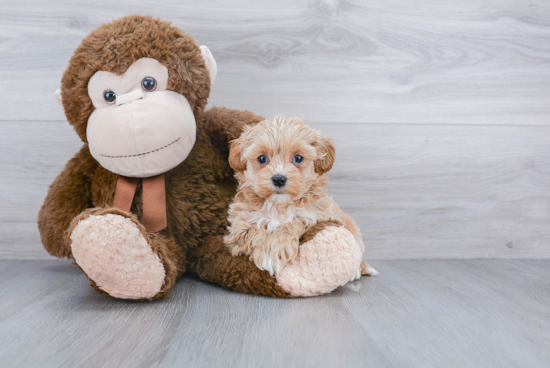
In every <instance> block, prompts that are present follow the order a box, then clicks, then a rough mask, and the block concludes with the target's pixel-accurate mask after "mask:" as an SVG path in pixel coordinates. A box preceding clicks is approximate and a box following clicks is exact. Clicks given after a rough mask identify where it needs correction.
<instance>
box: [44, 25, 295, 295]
mask: <svg viewBox="0 0 550 368" xmlns="http://www.w3.org/2000/svg"><path fill="white" fill-rule="evenodd" d="M142 57H150V58H155V59H157V60H158V61H159V62H160V63H161V64H163V65H165V66H166V67H167V68H168V71H169V83H168V90H172V91H176V92H178V93H181V94H183V95H184V96H185V97H186V98H187V100H188V101H189V103H190V105H191V107H192V109H193V112H194V114H195V118H196V122H197V140H196V143H195V146H194V148H193V150H192V151H191V153H190V154H189V156H188V157H187V159H186V160H185V161H184V162H183V163H181V164H180V165H179V166H177V167H176V168H174V169H172V170H170V171H169V172H167V173H166V197H167V217H168V227H167V228H166V229H164V230H162V231H161V232H160V233H157V234H149V233H147V232H146V231H145V229H144V228H143V226H142V225H141V224H140V223H139V220H138V219H139V218H141V217H142V201H141V195H142V192H141V186H138V188H137V192H136V196H135V198H134V202H133V204H132V207H131V213H126V212H122V211H119V210H116V209H113V208H111V205H112V203H113V198H114V193H115V186H116V181H117V175H116V174H113V173H112V172H109V171H107V170H106V169H104V168H103V167H101V166H100V165H99V164H98V163H97V161H96V160H95V159H94V158H93V157H92V156H91V155H90V151H89V149H88V146H87V144H86V124H87V120H88V117H89V116H90V114H91V113H92V112H93V109H94V107H93V105H92V102H91V100H90V98H89V96H88V92H87V84H88V81H89V79H90V77H91V76H92V75H93V74H94V73H95V72H96V71H98V70H105V71H110V72H113V73H117V74H121V73H124V72H125V71H126V69H127V68H128V67H129V66H130V65H131V64H132V63H133V62H134V61H135V60H137V59H139V58H142ZM209 78H210V77H209V74H208V71H207V69H206V67H205V65H204V61H203V59H202V57H201V52H200V49H199V47H198V46H197V45H196V44H195V42H194V41H193V39H192V38H191V37H190V36H189V35H186V34H184V33H182V32H181V31H180V30H178V29H177V28H175V27H173V26H171V25H170V23H168V22H164V21H161V20H158V19H154V18H152V17H147V16H128V17H125V18H122V19H120V20H117V21H114V22H112V23H109V24H105V25H103V26H101V27H99V28H98V29H96V30H95V31H93V32H92V33H91V34H90V35H89V36H88V37H86V38H85V39H84V40H83V41H82V44H81V45H80V46H79V47H78V48H77V50H76V51H75V54H74V56H73V57H72V58H71V60H70V63H69V66H68V68H67V70H66V71H65V73H64V75H63V79H62V86H61V94H62V98H63V107H64V110H65V113H66V115H67V119H68V121H69V123H70V124H71V125H72V126H73V127H74V129H75V130H76V132H77V133H78V135H79V136H80V138H81V139H82V141H83V142H84V146H83V147H82V148H81V149H80V151H79V152H78V153H77V154H76V155H75V157H73V158H72V159H71V160H70V161H69V162H68V163H67V165H66V167H65V169H64V170H63V171H62V172H61V174H59V176H58V177H57V178H56V179H55V181H54V182H53V183H52V185H51V186H50V190H49V192H48V195H47V197H46V199H45V201H44V205H43V206H42V209H41V210H40V213H39V220H38V226H39V230H40V234H41V237H42V242H43V244H44V247H45V248H46V250H47V251H48V252H49V253H50V254H52V255H54V256H57V257H67V258H72V255H71V247H70V244H71V243H70V238H69V237H68V236H66V234H67V233H69V234H70V231H71V229H72V228H73V227H74V226H75V225H76V224H77V222H78V221H79V220H80V219H83V218H86V217H87V216H89V215H91V214H106V213H116V214H120V215H123V216H125V217H128V218H130V219H131V220H132V221H134V222H135V223H136V224H138V227H139V229H140V231H141V232H142V233H143V234H144V235H145V237H146V239H147V241H148V242H149V244H150V245H151V247H152V248H153V250H154V252H155V253H156V254H157V255H158V256H159V257H160V259H161V261H162V263H163V264H164V267H165V269H166V279H165V285H164V288H163V290H162V292H161V293H159V294H158V295H157V296H155V298H159V297H165V296H167V295H168V294H169V293H170V289H171V288H172V286H173V285H174V282H175V280H176V279H177V278H178V277H179V276H181V275H182V274H183V273H184V272H191V273H194V274H196V275H198V276H199V277H200V278H202V279H204V280H207V281H210V282H215V283H218V284H220V285H222V286H224V287H227V288H230V289H233V290H238V291H242V292H246V293H254V294H264V295H271V296H276V297H288V296H289V295H288V294H287V293H285V292H284V291H282V290H281V288H280V287H279V286H278V284H277V282H276V280H275V278H273V277H271V276H270V275H269V274H268V273H267V272H265V271H261V270H259V269H257V268H256V266H255V265H254V264H253V263H252V262H250V261H249V260H248V259H247V258H246V257H232V256H231V255H230V254H229V252H228V250H227V249H226V247H225V246H224V244H223V241H222V236H223V234H224V232H225V230H226V228H227V225H228V223H227V220H226V217H227V208H228V205H229V203H230V201H231V199H232V197H233V196H234V194H235V190H236V187H237V183H236V180H235V178H234V177H233V175H234V173H233V171H232V170H231V168H230V167H229V164H228V161H227V159H228V153H229V141H230V140H232V139H235V138H237V137H238V136H239V135H240V132H241V129H242V126H243V125H245V124H255V123H257V122H259V121H260V120H262V118H261V117H259V116H256V115H254V114H252V113H250V112H248V111H235V110H229V109H225V108H213V109H211V110H209V111H207V112H205V113H204V112H203V109H204V107H205V106H206V103H207V98H208V94H209V92H210V79H209ZM64 234H65V235H64ZM92 285H93V286H94V287H96V286H95V285H94V283H93V282H92ZM96 289H97V290H99V289H98V288H97V287H96Z"/></svg>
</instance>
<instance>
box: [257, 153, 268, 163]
mask: <svg viewBox="0 0 550 368" xmlns="http://www.w3.org/2000/svg"><path fill="white" fill-rule="evenodd" d="M258 163H259V164H260V165H265V164H267V156H266V155H261V156H260V157H258Z"/></svg>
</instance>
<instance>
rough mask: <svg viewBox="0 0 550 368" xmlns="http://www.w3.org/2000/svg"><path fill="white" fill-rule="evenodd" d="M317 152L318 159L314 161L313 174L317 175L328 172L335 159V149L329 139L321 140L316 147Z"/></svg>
mask: <svg viewBox="0 0 550 368" xmlns="http://www.w3.org/2000/svg"><path fill="white" fill-rule="evenodd" d="M317 151H318V152H319V155H320V157H319V158H318V159H317V160H315V163H314V165H315V172H316V173H317V174H324V173H327V172H329V171H330V169H332V165H333V164H334V159H335V158H336V148H335V147H334V144H333V143H332V141H331V140H330V139H327V138H322V139H321V142H320V144H319V145H318V146H317Z"/></svg>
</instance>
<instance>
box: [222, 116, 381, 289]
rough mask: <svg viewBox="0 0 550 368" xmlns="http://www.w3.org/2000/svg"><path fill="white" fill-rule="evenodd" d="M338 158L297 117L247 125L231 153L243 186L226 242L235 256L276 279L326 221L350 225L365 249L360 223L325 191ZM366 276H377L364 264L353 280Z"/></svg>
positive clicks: (233, 206)
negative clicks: (310, 233) (319, 223)
mask: <svg viewBox="0 0 550 368" xmlns="http://www.w3.org/2000/svg"><path fill="white" fill-rule="evenodd" d="M334 158H335V148H334V145H333V144H332V142H331V141H330V140H329V139H326V138H323V137H321V135H320V134H319V132H318V131H316V130H314V129H311V128H310V127H308V126H307V125H306V124H305V123H304V122H302V121H301V120H299V119H297V118H293V117H287V116H284V115H277V116H275V117H271V118H268V119H266V120H263V121H261V122H259V123H258V124H256V125H248V126H245V127H244V128H243V133H242V135H241V136H240V137H239V138H238V139H236V140H234V141H232V142H231V148H230V152H229V164H230V165H231V167H232V168H233V169H234V170H235V171H236V172H237V174H236V178H237V180H238V181H239V187H238V190H237V194H236V196H235V199H234V202H233V203H232V204H231V205H230V206H229V217H228V219H229V222H230V226H229V227H228V230H229V234H228V235H227V236H225V238H224V241H225V243H226V245H227V246H228V247H229V249H230V251H231V253H232V254H233V255H234V256H235V255H241V254H244V255H247V256H249V257H250V259H251V260H252V261H253V262H254V263H255V264H256V266H258V268H260V269H262V270H266V271H268V272H269V273H270V274H271V275H274V274H276V273H278V272H279V271H280V270H281V269H282V268H283V267H284V266H285V264H286V263H287V262H289V261H292V260H293V259H294V258H296V257H297V255H298V251H299V245H300V236H301V235H302V234H303V233H304V232H305V231H306V230H307V229H308V228H309V227H310V226H312V225H314V224H315V223H317V221H326V220H336V221H338V222H340V223H342V224H344V226H345V227H346V228H347V229H348V230H349V231H350V232H351V233H353V234H354V236H355V239H356V240H357V243H358V244H359V246H360V247H361V250H363V249H364V247H363V240H362V238H361V233H360V232H359V228H358V227H357V224H355V221H353V219H352V218H351V217H350V216H348V215H346V214H345V213H344V212H342V210H341V209H340V208H339V207H338V205H337V204H336V203H335V202H334V201H333V200H332V198H331V197H328V196H327V193H326V190H323V188H322V187H323V185H325V184H326V183H327V177H326V175H325V174H326V173H327V172H328V171H329V170H330V169H331V167H332V164H333V163H334ZM362 274H363V275H369V276H373V275H375V274H377V271H376V270H375V269H373V268H372V267H370V266H369V265H367V264H366V263H365V262H362V263H361V266H360V269H359V270H358V271H357V274H356V275H355V276H354V277H353V278H352V280H355V279H358V278H360V277H361V275H362Z"/></svg>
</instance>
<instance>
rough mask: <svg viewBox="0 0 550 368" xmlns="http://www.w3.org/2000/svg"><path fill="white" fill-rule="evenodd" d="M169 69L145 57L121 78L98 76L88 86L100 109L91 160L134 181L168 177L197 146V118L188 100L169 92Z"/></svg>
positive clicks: (92, 127) (93, 122)
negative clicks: (169, 172)
mask: <svg viewBox="0 0 550 368" xmlns="http://www.w3.org/2000/svg"><path fill="white" fill-rule="evenodd" d="M167 84H168V69H167V68H166V67H165V66H163V65H161V64H160V63H159V62H158V61H157V60H155V59H151V58H141V59H139V60H137V61H135V62H134V63H133V64H132V65H131V66H130V67H129V68H128V70H127V71H126V72H125V73H124V74H122V75H116V74H113V73H110V72H106V71H98V72H96V73H95V74H94V75H93V77H92V78H91V79H90V81H89V82H88V95H89V96H90V99H91V100H92V103H93V105H94V107H95V110H94V112H93V113H92V114H91V115H90V117H89V119H88V127H87V130H86V136H87V138H88V144H89V147H90V153H91V154H92V156H93V157H94V158H95V159H96V160H97V161H98V162H99V163H100V164H101V166H103V167H104V168H106V169H107V170H109V171H112V172H114V173H116V174H119V175H124V176H130V177H148V176H153V175H158V174H161V173H164V172H166V171H168V170H170V169H172V168H174V167H176V166H177V165H179V164H180V163H181V162H183V161H184V160H185V159H186V158H187V156H188V155H189V152H190V151H191V149H192V148H193V145H194V144H195V135H196V123H195V116H194V114H193V111H192V109H191V106H190V105H189V102H188V101H187V99H186V98H185V97H184V96H182V95H181V94H179V93H176V92H173V91H167V90H166V87H167Z"/></svg>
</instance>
